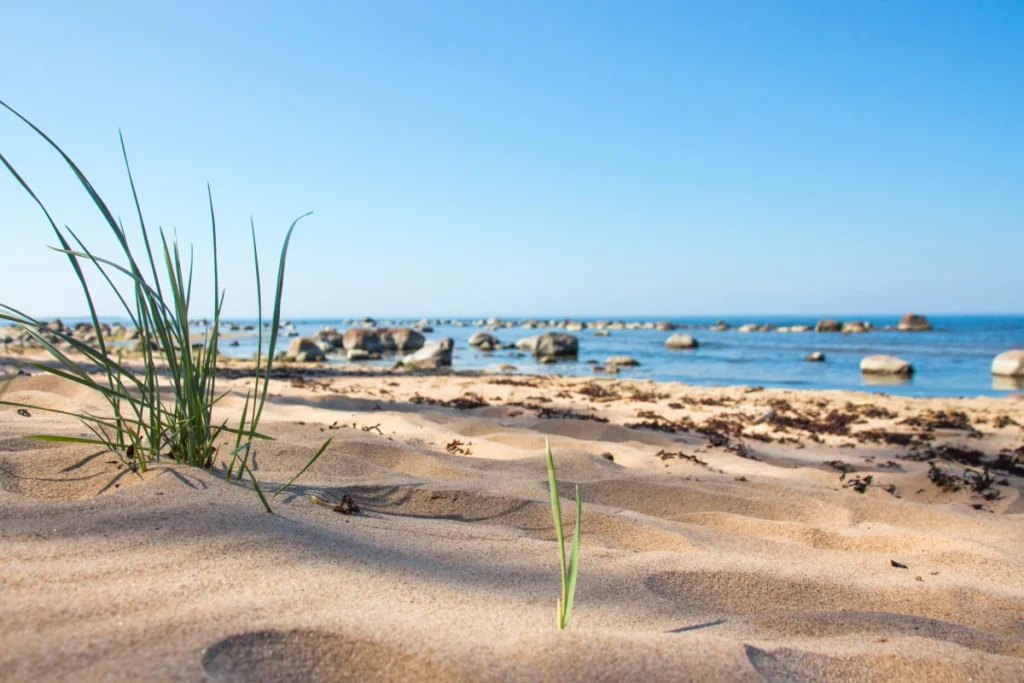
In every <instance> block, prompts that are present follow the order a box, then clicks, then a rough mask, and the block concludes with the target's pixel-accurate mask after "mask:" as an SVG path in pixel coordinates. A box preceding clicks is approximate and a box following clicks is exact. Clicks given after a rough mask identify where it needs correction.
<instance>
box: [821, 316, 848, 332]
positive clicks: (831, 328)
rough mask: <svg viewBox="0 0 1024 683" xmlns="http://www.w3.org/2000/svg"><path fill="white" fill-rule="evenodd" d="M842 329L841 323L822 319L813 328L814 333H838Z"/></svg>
mask: <svg viewBox="0 0 1024 683" xmlns="http://www.w3.org/2000/svg"><path fill="white" fill-rule="evenodd" d="M842 329H843V324H842V323H841V322H839V321H838V320H832V319H830V318H822V319H821V320H819V321H818V324H817V325H815V326H814V331H815V332H839V331H840V330H842Z"/></svg>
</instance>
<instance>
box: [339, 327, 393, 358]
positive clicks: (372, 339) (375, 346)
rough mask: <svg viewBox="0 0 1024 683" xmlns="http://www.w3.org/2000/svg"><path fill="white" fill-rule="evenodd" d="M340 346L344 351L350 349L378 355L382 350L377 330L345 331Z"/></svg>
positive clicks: (351, 328)
mask: <svg viewBox="0 0 1024 683" xmlns="http://www.w3.org/2000/svg"><path fill="white" fill-rule="evenodd" d="M341 341H342V346H343V347H344V348H345V350H346V351H349V350H351V349H362V350H363V351H369V352H370V353H380V352H381V351H383V350H384V346H383V344H381V342H380V335H379V334H377V330H368V329H364V328H359V327H350V328H349V329H347V330H345V334H344V335H343V336H342V340H341Z"/></svg>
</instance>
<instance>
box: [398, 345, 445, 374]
mask: <svg viewBox="0 0 1024 683" xmlns="http://www.w3.org/2000/svg"><path fill="white" fill-rule="evenodd" d="M454 347H455V340H453V339H452V338H451V337H445V338H444V339H440V340H438V341H431V342H427V343H426V344H424V345H423V348H421V349H420V350H419V351H416V352H415V353H412V354H409V355H408V356H406V357H405V358H403V359H402V365H404V366H405V367H407V368H415V369H418V370H423V369H436V368H447V367H451V364H452V349H453V348H454Z"/></svg>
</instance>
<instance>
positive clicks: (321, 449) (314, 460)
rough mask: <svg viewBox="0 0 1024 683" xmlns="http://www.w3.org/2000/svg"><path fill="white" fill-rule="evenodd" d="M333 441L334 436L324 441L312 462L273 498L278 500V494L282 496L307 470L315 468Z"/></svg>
mask: <svg viewBox="0 0 1024 683" xmlns="http://www.w3.org/2000/svg"><path fill="white" fill-rule="evenodd" d="M332 441H334V437H333V436H332V437H331V438H329V439H327V441H324V443H323V445H322V446H320V450H318V451H317V452H316V455H314V456H313V457H312V458H311V459H310V461H309V462H307V463H306V466H305V467H303V468H302V469H301V470H299V473H298V474H296V475H295V476H294V477H292V478H291V481H289V482H288V483H287V484H285V485H284V486H282V487H281V488H279V489H278V490H277V493H275V494H274V495H272V496H271V498H277V496H278V494H280V493H283V492H284V491H286V490H287V489H288V487H290V486H291V485H292V484H294V483H295V480H296V479H298V478H299V477H301V476H302V474H303V473H304V472H305V471H306V470H308V469H309V468H310V467H312V466H313V463H315V462H316V461H317V459H318V458H319V457H320V456H321V455H323V452H324V451H326V450H327V447H328V446H330V445H331V442H332Z"/></svg>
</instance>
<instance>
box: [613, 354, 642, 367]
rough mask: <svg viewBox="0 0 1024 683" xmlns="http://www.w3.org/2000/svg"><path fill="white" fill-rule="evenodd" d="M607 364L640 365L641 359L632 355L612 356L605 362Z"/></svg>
mask: <svg viewBox="0 0 1024 683" xmlns="http://www.w3.org/2000/svg"><path fill="white" fill-rule="evenodd" d="M604 364H605V365H621V366H627V365H630V366H633V365H640V363H639V361H637V359H636V358H633V357H632V356H610V357H609V358H607V359H606V360H605V362H604Z"/></svg>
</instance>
